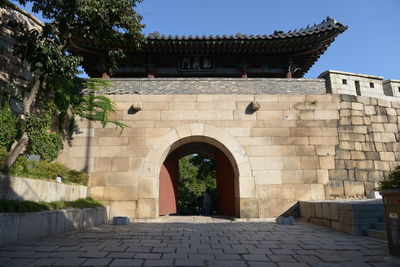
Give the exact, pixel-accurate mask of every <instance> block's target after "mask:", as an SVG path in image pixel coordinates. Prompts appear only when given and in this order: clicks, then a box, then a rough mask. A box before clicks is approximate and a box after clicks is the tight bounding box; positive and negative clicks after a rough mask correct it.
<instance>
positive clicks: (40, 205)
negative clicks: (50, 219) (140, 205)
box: [0, 198, 104, 213]
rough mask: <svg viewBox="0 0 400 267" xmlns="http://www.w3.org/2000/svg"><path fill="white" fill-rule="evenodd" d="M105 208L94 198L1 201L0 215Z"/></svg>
mask: <svg viewBox="0 0 400 267" xmlns="http://www.w3.org/2000/svg"><path fill="white" fill-rule="evenodd" d="M95 207H104V205H103V203H101V202H100V201H97V200H94V199H92V198H81V199H77V200H75V201H54V202H33V201H20V200H4V199H3V200H0V213H6V212H40V211H45V210H62V209H71V208H74V209H86V208H95Z"/></svg>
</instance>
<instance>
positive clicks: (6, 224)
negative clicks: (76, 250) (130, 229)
mask: <svg viewBox="0 0 400 267" xmlns="http://www.w3.org/2000/svg"><path fill="white" fill-rule="evenodd" d="M107 221H108V208H107V207H97V208H91V209H68V210H55V211H44V212H32V213H0V246H6V245H11V244H14V243H18V242H23V241H30V240H35V239H39V238H43V237H46V236H50V235H54V234H61V233H64V232H67V231H72V230H78V229H84V228H88V227H93V226H96V225H100V224H104V223H106V222H107Z"/></svg>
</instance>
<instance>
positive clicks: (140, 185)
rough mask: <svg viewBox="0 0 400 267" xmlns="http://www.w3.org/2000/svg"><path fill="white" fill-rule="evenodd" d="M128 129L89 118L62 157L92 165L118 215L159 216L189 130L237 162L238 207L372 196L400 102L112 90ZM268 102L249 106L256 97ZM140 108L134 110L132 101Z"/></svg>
mask: <svg viewBox="0 0 400 267" xmlns="http://www.w3.org/2000/svg"><path fill="white" fill-rule="evenodd" d="M108 96H109V97H110V98H111V99H113V100H114V101H115V102H116V105H117V111H116V113H115V114H113V119H117V120H120V121H121V122H123V123H125V124H127V125H128V126H129V127H127V128H126V129H124V130H123V131H122V132H121V131H120V130H118V129H115V128H113V127H112V126H108V127H106V128H102V127H101V125H99V124H97V123H91V122H88V121H80V122H78V123H79V127H80V132H79V134H77V135H75V137H74V140H73V142H72V147H69V148H66V149H65V151H64V152H63V154H62V155H61V156H60V159H59V160H60V161H62V162H63V163H66V164H68V165H69V166H70V167H72V168H75V169H78V170H83V169H84V170H88V171H89V173H90V176H91V179H90V190H89V191H90V196H92V197H94V198H97V199H100V200H102V201H105V202H106V203H108V204H109V205H110V207H111V214H112V215H128V216H130V217H133V218H154V217H157V214H158V190H159V187H158V186H159V185H158V175H159V172H160V168H161V165H162V163H163V160H164V159H165V158H166V156H167V154H168V153H169V151H170V150H171V149H173V148H176V146H177V145H179V144H183V141H182V140H185V142H187V140H192V141H203V142H209V143H210V144H212V145H215V146H217V148H219V149H221V151H224V153H226V154H227V156H228V157H229V158H230V159H231V162H232V165H233V166H234V167H235V174H236V176H235V178H234V179H235V187H236V189H235V190H236V193H235V194H236V195H235V197H236V203H237V206H239V207H241V210H240V212H239V214H240V215H239V216H241V217H243V216H245V217H260V218H262V217H274V216H279V215H281V214H282V213H284V212H285V211H287V210H288V209H290V207H292V206H293V205H295V204H296V202H297V201H299V200H303V201H310V200H323V199H331V198H336V197H342V198H343V197H344V198H349V197H357V196H358V197H364V196H365V194H366V193H368V192H369V191H371V190H372V189H373V188H374V187H375V186H376V183H377V182H378V181H379V180H381V179H382V178H383V175H384V174H386V173H388V172H389V171H391V170H393V169H394V168H395V166H396V165H398V163H399V156H400V155H399V151H400V148H399V143H398V142H399V128H398V127H399V112H400V111H399V103H400V102H389V101H386V100H383V99H376V98H369V97H356V96H350V95H264V94H261V95H257V94H254V95H216V94H214V95H178V94H171V95H169V94H166V95H140V94H116V95H108ZM254 101H256V102H259V104H260V109H259V110H257V111H249V106H250V105H251V103H252V102H254ZM134 103H135V105H139V106H141V107H142V108H141V110H139V111H137V112H130V111H129V110H130V109H131V107H132V105H133V104H134Z"/></svg>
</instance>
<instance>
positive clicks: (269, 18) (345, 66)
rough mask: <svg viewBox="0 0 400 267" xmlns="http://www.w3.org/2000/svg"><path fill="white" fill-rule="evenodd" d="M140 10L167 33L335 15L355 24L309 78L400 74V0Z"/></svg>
mask: <svg viewBox="0 0 400 267" xmlns="http://www.w3.org/2000/svg"><path fill="white" fill-rule="evenodd" d="M137 11H138V12H139V13H140V14H142V15H143V23H144V24H146V28H145V29H144V31H143V32H144V33H150V32H154V31H159V32H160V33H161V34H167V35H168V34H172V35H175V34H186V35H189V34H192V35H195V34H199V35H203V34H206V35H208V34H235V33H238V32H240V33H246V34H271V33H273V31H274V30H283V31H289V30H294V29H299V28H302V27H306V26H307V24H310V25H312V24H314V23H320V22H321V21H322V20H324V19H325V18H326V17H327V16H331V17H333V18H335V19H336V20H337V21H339V22H341V23H343V24H345V25H347V26H349V29H348V30H347V31H346V32H344V33H343V34H341V35H340V36H339V37H338V38H337V39H336V41H335V42H333V43H332V45H331V46H330V47H329V48H328V50H327V52H326V53H325V54H324V55H322V56H321V58H320V59H319V61H318V62H317V63H316V64H315V65H314V66H313V67H312V68H311V70H310V71H309V72H308V73H307V74H306V75H305V77H306V78H314V77H317V76H318V75H319V74H320V73H321V72H323V71H325V70H327V69H335V70H342V71H349V72H356V73H363V74H370V75H379V76H384V77H385V78H386V79H400V17H399V14H400V0H330V1H325V0H301V1H300V0H282V1H272V0H241V1H239V0H201V1H195V0H144V1H143V3H141V4H139V5H138V8H137ZM37 16H38V15H37ZM38 17H39V18H40V16H38Z"/></svg>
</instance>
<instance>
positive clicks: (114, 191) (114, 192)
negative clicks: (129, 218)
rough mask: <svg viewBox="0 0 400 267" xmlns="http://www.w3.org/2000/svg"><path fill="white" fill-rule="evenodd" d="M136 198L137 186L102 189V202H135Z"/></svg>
mask: <svg viewBox="0 0 400 267" xmlns="http://www.w3.org/2000/svg"><path fill="white" fill-rule="evenodd" d="M137 197H138V187H137V186H107V187H106V188H104V195H103V199H104V200H110V201H116V200H136V199H137Z"/></svg>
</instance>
